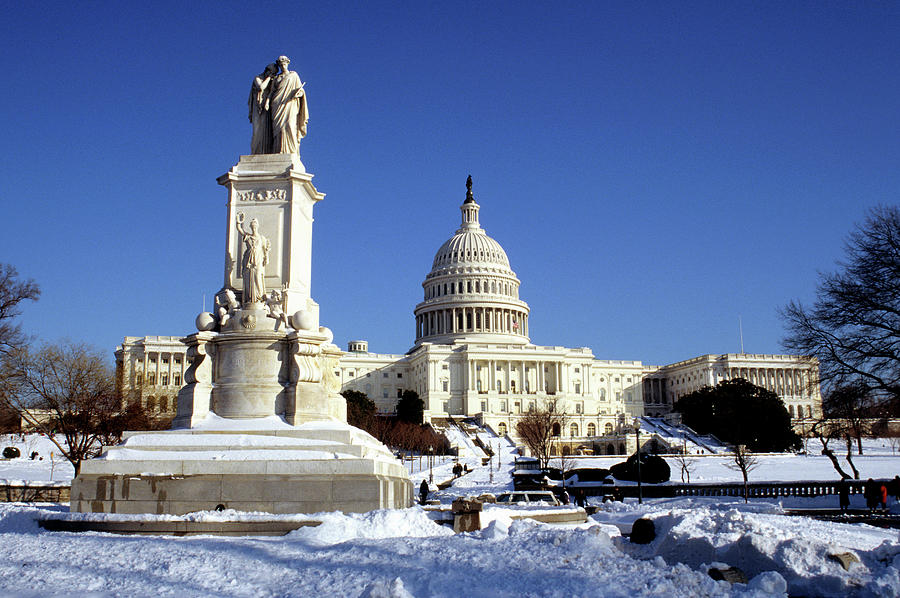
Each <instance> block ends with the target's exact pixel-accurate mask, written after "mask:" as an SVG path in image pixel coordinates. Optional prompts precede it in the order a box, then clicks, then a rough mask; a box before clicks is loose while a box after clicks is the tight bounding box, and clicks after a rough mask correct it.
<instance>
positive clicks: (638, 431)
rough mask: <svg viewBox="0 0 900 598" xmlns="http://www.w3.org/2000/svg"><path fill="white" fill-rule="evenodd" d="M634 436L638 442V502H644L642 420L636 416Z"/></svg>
mask: <svg viewBox="0 0 900 598" xmlns="http://www.w3.org/2000/svg"><path fill="white" fill-rule="evenodd" d="M634 436H635V441H636V442H637V478H638V504H639V505H641V504H644V496H643V491H642V490H641V420H640V419H639V418H637V417H636V418H634Z"/></svg>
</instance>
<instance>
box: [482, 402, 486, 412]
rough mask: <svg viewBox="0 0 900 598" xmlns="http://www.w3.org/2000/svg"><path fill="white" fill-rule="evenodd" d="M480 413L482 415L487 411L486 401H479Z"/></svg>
mask: <svg viewBox="0 0 900 598" xmlns="http://www.w3.org/2000/svg"><path fill="white" fill-rule="evenodd" d="M481 411H482V413H483V412H485V411H487V401H481Z"/></svg>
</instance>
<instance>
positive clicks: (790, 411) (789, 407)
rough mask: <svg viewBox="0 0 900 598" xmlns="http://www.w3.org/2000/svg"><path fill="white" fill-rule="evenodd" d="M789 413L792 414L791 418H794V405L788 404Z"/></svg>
mask: <svg viewBox="0 0 900 598" xmlns="http://www.w3.org/2000/svg"><path fill="white" fill-rule="evenodd" d="M788 413H790V414H791V419H794V406H793V405H788Z"/></svg>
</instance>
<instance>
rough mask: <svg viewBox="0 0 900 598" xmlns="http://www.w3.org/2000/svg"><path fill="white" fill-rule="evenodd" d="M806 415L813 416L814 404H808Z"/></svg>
mask: <svg viewBox="0 0 900 598" xmlns="http://www.w3.org/2000/svg"><path fill="white" fill-rule="evenodd" d="M806 417H812V405H807V406H806Z"/></svg>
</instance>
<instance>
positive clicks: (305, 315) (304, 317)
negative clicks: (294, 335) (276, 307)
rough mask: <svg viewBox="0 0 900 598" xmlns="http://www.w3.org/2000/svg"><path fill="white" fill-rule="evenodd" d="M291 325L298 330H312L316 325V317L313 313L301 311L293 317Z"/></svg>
mask: <svg viewBox="0 0 900 598" xmlns="http://www.w3.org/2000/svg"><path fill="white" fill-rule="evenodd" d="M291 323H292V324H293V325H294V328H296V329H297V330H312V329H313V328H314V327H315V325H316V317H315V316H314V315H313V313H312V312H310V311H307V310H305V309H301V310H300V311H298V312H297V313H295V314H294V315H293V316H291Z"/></svg>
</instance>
